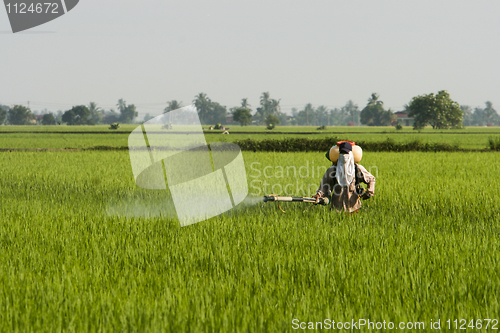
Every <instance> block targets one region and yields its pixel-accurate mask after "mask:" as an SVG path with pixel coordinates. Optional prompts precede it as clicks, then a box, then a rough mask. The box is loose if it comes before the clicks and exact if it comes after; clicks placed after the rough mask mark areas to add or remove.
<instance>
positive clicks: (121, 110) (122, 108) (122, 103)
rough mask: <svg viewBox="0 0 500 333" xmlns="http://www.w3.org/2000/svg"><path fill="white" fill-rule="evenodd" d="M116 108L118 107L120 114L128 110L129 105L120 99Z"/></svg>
mask: <svg viewBox="0 0 500 333" xmlns="http://www.w3.org/2000/svg"><path fill="white" fill-rule="evenodd" d="M116 106H117V107H118V110H120V112H123V111H124V110H125V109H126V108H127V103H126V102H125V101H124V100H123V98H120V99H119V100H118V104H116Z"/></svg>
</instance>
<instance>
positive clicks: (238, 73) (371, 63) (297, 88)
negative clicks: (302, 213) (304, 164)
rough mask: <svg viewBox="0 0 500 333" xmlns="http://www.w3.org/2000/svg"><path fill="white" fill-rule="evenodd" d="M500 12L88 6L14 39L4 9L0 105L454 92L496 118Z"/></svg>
mask: <svg viewBox="0 0 500 333" xmlns="http://www.w3.org/2000/svg"><path fill="white" fill-rule="evenodd" d="M499 14H500V1H497V0H491V1H474V2H473V1H469V0H468V1H464V0H453V1H427V0H425V1H423V0H420V1H418V2H417V1H413V2H406V1H400V0H398V1H373V0H358V1H331V0H330V1H308V2H306V1H290V0H288V1H257V0H252V1H244V0H236V1H235V0H231V1H219V0H211V1H152V0H150V1H139V0H136V1H130V0H99V1H98V0H80V3H79V4H78V5H77V6H76V7H75V8H74V9H73V10H72V11H70V12H68V13H67V14H66V15H64V16H62V17H60V18H58V19H56V20H54V21H51V22H49V23H46V24H44V25H41V26H39V27H36V28H33V29H30V30H28V31H27V32H24V33H17V34H12V33H9V31H10V25H9V22H8V18H7V14H6V11H5V10H4V9H3V8H0V50H1V55H0V59H1V62H0V103H2V104H8V105H11V104H26V103H27V101H28V100H29V101H30V105H31V107H32V109H34V110H41V109H44V108H47V109H49V110H52V111H57V110H59V109H60V110H67V109H69V108H70V107H71V106H72V105H78V104H88V103H89V102H90V101H95V102H97V103H98V104H99V105H100V106H101V107H105V108H106V109H108V108H110V107H114V105H115V104H116V102H117V100H118V99H119V98H124V99H125V100H126V101H127V103H134V104H136V105H137V107H138V110H139V111H140V112H141V113H142V114H144V113H146V112H149V113H150V114H159V113H161V111H162V109H163V108H164V107H165V103H166V101H168V100H172V99H177V100H180V101H182V102H183V103H184V104H188V103H190V102H191V101H192V100H193V98H194V96H195V95H196V94H198V93H200V92H204V93H206V94H207V95H208V96H209V97H210V98H211V99H212V100H214V101H217V102H219V103H221V104H222V105H226V106H228V107H232V106H236V105H238V104H239V103H240V101H241V99H242V98H244V97H247V98H249V101H250V104H251V105H252V107H253V108H255V107H256V106H257V105H258V102H259V97H260V95H261V93H262V92H264V91H269V92H270V94H271V97H272V98H277V99H281V105H282V109H283V110H284V111H290V109H291V108H292V107H297V108H298V109H301V108H302V107H303V106H304V104H306V103H313V105H315V106H319V105H327V106H329V107H340V106H342V105H344V104H345V102H346V101H347V100H349V99H352V100H353V101H354V102H355V103H357V104H358V105H359V106H360V107H361V108H362V107H364V105H366V100H367V99H368V97H369V96H370V94H371V93H372V92H377V93H379V94H380V98H381V100H382V101H384V103H385V106H386V107H391V108H393V110H394V111H397V110H400V109H402V107H403V105H404V104H406V103H408V102H409V101H410V99H411V98H412V97H414V96H416V95H420V94H426V93H431V92H437V91H438V90H442V89H445V90H448V92H449V93H450V94H451V97H452V98H453V99H454V100H456V101H458V102H459V103H460V104H464V105H470V106H473V107H475V106H484V102H485V101H487V100H490V101H492V102H493V104H494V106H496V107H497V109H499V111H500V96H499V93H500V60H498V59H500V56H499V54H500V52H499V51H500V29H499V28H500V20H499Z"/></svg>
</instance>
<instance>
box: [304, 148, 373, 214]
mask: <svg viewBox="0 0 500 333" xmlns="http://www.w3.org/2000/svg"><path fill="white" fill-rule="evenodd" d="M353 145H354V143H353V142H352V143H351V142H349V141H342V142H340V143H339V144H338V145H337V146H336V147H333V148H332V149H331V150H330V151H329V152H328V153H327V154H326V157H327V158H328V159H329V160H330V161H332V162H333V165H332V166H331V167H330V168H328V170H326V172H325V175H324V176H323V179H322V180H321V184H320V186H319V189H318V191H317V194H316V195H315V196H313V198H315V199H316V202H318V201H319V198H322V197H325V196H326V197H331V200H330V201H331V205H332V208H335V209H336V210H337V211H341V210H342V209H343V210H344V211H346V212H350V213H353V212H356V211H357V210H358V209H359V208H360V207H361V200H360V198H362V199H364V200H366V199H369V198H371V197H372V196H374V195H375V177H374V176H373V175H372V174H371V173H369V172H368V171H367V170H366V169H365V168H364V167H363V166H362V165H359V164H357V163H355V161H357V162H359V161H361V156H362V151H361V148H360V147H359V146H355V145H354V147H355V151H354V152H355V154H353ZM355 155H356V156H355ZM361 183H365V184H367V185H368V188H367V189H366V190H363V189H362V188H361V186H360V184H361Z"/></svg>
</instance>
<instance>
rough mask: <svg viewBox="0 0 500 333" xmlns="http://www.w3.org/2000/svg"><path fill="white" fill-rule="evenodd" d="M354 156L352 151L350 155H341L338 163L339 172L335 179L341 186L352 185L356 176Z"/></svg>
mask: <svg viewBox="0 0 500 333" xmlns="http://www.w3.org/2000/svg"><path fill="white" fill-rule="evenodd" d="M355 172H356V171H355V168H354V155H353V154H352V151H351V152H349V154H340V156H339V160H338V162H337V171H336V173H335V178H337V182H338V183H339V185H340V186H342V187H345V186H349V185H351V183H352V181H353V180H354V176H355Z"/></svg>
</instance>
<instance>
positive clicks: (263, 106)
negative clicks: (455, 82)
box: [0, 90, 500, 129]
mask: <svg viewBox="0 0 500 333" xmlns="http://www.w3.org/2000/svg"><path fill="white" fill-rule="evenodd" d="M280 101H281V100H280V99H274V98H271V96H270V94H269V92H263V93H262V95H261V96H260V99H259V105H258V106H257V107H256V108H255V110H253V109H252V106H251V105H250V104H249V103H248V98H243V99H242V100H241V104H240V105H239V106H237V107H233V108H229V109H228V108H227V107H226V106H223V105H221V104H220V103H218V102H215V101H212V100H211V99H210V98H209V97H208V96H207V94H205V93H199V94H197V95H196V96H195V97H194V99H193V100H192V103H193V104H194V105H195V107H196V108H197V110H198V115H199V117H200V120H201V122H202V123H203V124H227V122H228V120H227V118H228V116H229V115H230V116H232V119H233V121H234V122H238V123H240V125H241V126H247V125H252V124H254V125H266V126H268V128H270V129H272V128H274V127H275V126H278V125H292V126H294V125H298V126H359V125H367V126H391V125H392V126H395V125H397V124H398V119H397V116H396V114H394V112H393V110H391V109H386V108H385V107H384V103H383V101H381V100H380V96H379V95H378V94H376V93H373V94H371V96H370V97H369V98H368V101H367V104H366V106H365V107H364V108H363V109H361V110H360V108H359V107H358V105H357V104H355V103H354V102H353V101H352V100H349V101H347V102H346V104H345V105H344V106H342V107H340V108H333V109H329V108H327V107H326V106H324V105H320V106H317V107H314V106H313V105H312V104H311V103H307V104H305V105H304V107H303V108H302V109H301V110H299V109H297V108H292V114H291V115H290V114H287V113H284V112H282V111H281V107H280ZM182 106H183V104H182V102H179V101H177V100H171V101H169V102H167V107H166V108H165V109H164V110H163V112H164V113H166V112H169V111H172V110H176V109H179V108H181V107H182ZM116 108H117V110H118V112H117V111H115V109H110V110H104V109H102V108H100V107H99V106H98V105H97V104H96V103H94V102H91V103H89V105H78V106H74V107H72V108H71V109H70V110H67V111H65V112H62V111H58V112H57V113H56V114H54V113H50V112H47V113H45V114H43V116H42V117H41V119H40V123H41V124H43V125H55V124H63V123H65V124H67V125H97V124H113V123H124V124H127V123H137V122H138V121H137V120H136V118H137V116H138V112H137V110H136V106H135V105H134V104H127V103H126V102H125V101H124V100H123V99H120V100H118V103H117V104H116ZM403 111H404V112H405V113H407V115H408V117H410V118H413V126H414V128H415V129H420V128H423V127H425V126H428V125H430V126H432V127H433V128H435V129H444V128H460V127H462V126H500V116H499V115H498V113H497V112H496V110H495V109H494V108H493V104H492V103H491V102H489V101H488V102H486V107H485V108H484V109H483V108H479V107H476V108H475V109H472V108H471V107H469V106H466V105H462V106H460V105H459V104H458V103H457V102H455V101H453V100H452V99H451V98H450V95H449V94H448V93H447V92H446V91H445V90H442V91H439V92H438V93H437V94H433V93H431V94H426V95H419V96H416V97H414V98H413V99H412V100H411V101H410V103H408V104H407V105H405V106H404V110H403ZM38 118H40V116H39V117H38ZM151 118H153V117H152V116H150V115H149V114H146V116H145V117H144V119H143V120H142V121H139V122H145V121H147V120H149V119H151ZM4 123H5V124H11V125H27V124H33V123H36V118H35V114H34V113H32V112H31V110H30V109H29V108H27V107H25V106H22V105H14V106H13V107H8V106H5V105H0V124H4Z"/></svg>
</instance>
